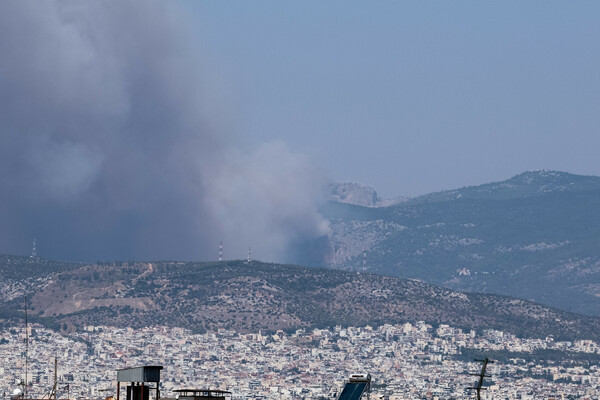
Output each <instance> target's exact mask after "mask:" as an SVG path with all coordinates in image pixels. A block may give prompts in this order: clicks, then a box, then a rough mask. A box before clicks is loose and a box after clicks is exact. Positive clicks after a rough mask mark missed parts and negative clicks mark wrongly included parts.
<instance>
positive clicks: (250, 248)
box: [246, 247, 252, 262]
mask: <svg viewBox="0 0 600 400" xmlns="http://www.w3.org/2000/svg"><path fill="white" fill-rule="evenodd" d="M251 256H252V247H248V260H247V261H246V262H250V260H251V259H252V257H251Z"/></svg>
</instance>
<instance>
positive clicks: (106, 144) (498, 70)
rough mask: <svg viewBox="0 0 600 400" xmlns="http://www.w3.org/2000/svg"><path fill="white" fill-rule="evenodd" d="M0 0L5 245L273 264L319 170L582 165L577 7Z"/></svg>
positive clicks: (587, 127) (395, 189)
mask: <svg viewBox="0 0 600 400" xmlns="http://www.w3.org/2000/svg"><path fill="white" fill-rule="evenodd" d="M1 7H2V9H3V10H2V12H1V13H0V33H1V34H2V38H3V39H2V40H1V41H0V51H1V52H2V54H3V57H2V58H1V59H0V103H1V105H2V106H1V107H0V115H1V116H2V121H3V124H2V127H0V143H1V146H0V184H1V185H2V188H3V189H2V191H3V196H2V197H1V198H0V221H1V224H0V252H2V253H13V254H28V253H29V251H30V247H31V240H32V239H33V238H37V239H38V243H39V252H40V255H43V256H44V257H50V258H59V259H68V260H84V261H95V260H99V259H185V260H191V259H193V260H214V259H215V258H216V252H217V250H216V249H217V246H218V243H219V241H221V240H222V241H223V242H224V243H225V246H226V252H227V254H228V256H229V257H231V258H245V257H246V251H247V248H248V246H253V249H254V250H253V252H254V255H255V256H256V257H257V258H260V259H264V260H274V261H286V260H289V259H288V258H287V257H286V255H287V254H289V252H290V251H291V249H294V248H296V247H297V246H298V245H301V244H303V243H306V242H307V241H313V240H318V239H319V238H322V237H326V236H327V235H328V234H329V224H328V221H327V220H326V219H325V218H324V217H323V216H322V215H321V214H320V213H319V207H320V205H321V204H322V203H323V200H324V193H323V187H324V186H325V185H326V184H327V183H328V182H338V181H355V182H362V183H364V184H367V185H370V186H373V187H374V188H375V189H376V190H377V191H378V193H379V194H381V195H383V196H384V197H393V196H401V195H408V196H414V195H419V194H425V193H429V192H434V191H438V190H444V189H454V188H458V187H462V186H468V185H477V184H483V183H487V182H492V181H498V180H503V179H507V178H509V177H511V176H513V175H516V174H518V173H520V172H523V171H525V170H532V169H553V170H563V171H568V172H572V173H578V174H584V175H600V163H599V162H598V157H597V149H598V148H600V135H598V128H599V127H600V115H599V114H598V109H599V105H600V98H599V96H600V73H599V72H598V71H600V51H599V50H600V49H599V48H598V47H599V46H600V45H599V44H598V40H597V38H598V37H600V32H599V31H600V26H599V25H598V24H597V18H596V16H597V15H598V11H600V10H599V8H600V6H599V5H598V4H597V3H595V2H578V3H575V4H566V3H561V2H553V1H550V2H528V3H520V2H504V3H501V4H478V3H473V2H464V3H445V2H433V3H431V2H429V3H420V2H410V3H392V2H388V3H380V4H377V5H373V4H370V5H369V6H368V7H367V6H366V5H365V4H364V3H363V4H361V3H358V2H350V3H348V2H328V3H317V2H314V3H298V4H289V3H287V4H286V3H276V2H269V3H260V4H259V5H257V4H251V3H244V2H227V3H222V2H212V3H211V2H200V3H198V2H169V3H164V2H143V3H142V2H138V3H124V4H122V3H118V4H107V3H101V2H98V3H79V2H60V3H59V2H53V3H43V4H36V5H35V7H34V6H32V5H31V4H28V3H23V2H18V1H11V2H5V3H3V4H2V6H1Z"/></svg>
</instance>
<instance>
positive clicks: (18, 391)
mask: <svg viewBox="0 0 600 400" xmlns="http://www.w3.org/2000/svg"><path fill="white" fill-rule="evenodd" d="M12 395H13V396H20V395H21V389H19V388H16V389H15V390H13V394H12Z"/></svg>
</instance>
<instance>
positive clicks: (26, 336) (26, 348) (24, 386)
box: [23, 296, 29, 399]
mask: <svg viewBox="0 0 600 400" xmlns="http://www.w3.org/2000/svg"><path fill="white" fill-rule="evenodd" d="M28 358H29V322H28V321H27V296H25V382H24V384H23V398H24V399H26V398H27V367H28V365H27V362H28Z"/></svg>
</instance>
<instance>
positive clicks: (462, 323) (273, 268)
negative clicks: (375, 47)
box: [0, 258, 600, 340]
mask: <svg viewBox="0 0 600 400" xmlns="http://www.w3.org/2000/svg"><path fill="white" fill-rule="evenodd" d="M14 259H15V258H13V260H14ZM3 260H6V258H4V259H3ZM37 260H38V261H39V264H37V265H36V264H32V263H25V264H23V265H26V267H24V268H26V269H27V270H29V271H26V272H31V271H36V272H35V273H27V275H28V276H30V278H31V280H30V281H29V284H28V285H26V286H24V285H22V284H21V282H20V281H19V280H12V277H13V275H12V274H13V273H14V270H11V267H10V266H7V265H6V264H0V273H2V276H3V277H7V278H8V279H9V280H11V282H12V283H9V284H6V285H5V286H4V289H5V290H7V291H10V292H11V293H13V294H14V296H12V297H10V298H5V299H4V300H3V301H2V303H1V308H0V311H1V310H3V311H4V315H3V317H4V318H16V317H18V315H17V314H19V313H20V314H21V315H22V310H23V307H24V306H23V302H24V295H25V293H28V295H29V309H30V315H31V316H32V317H33V318H34V319H37V320H41V321H42V322H44V323H48V324H52V325H53V326H54V327H58V328H60V329H81V328H82V327H84V326H86V325H91V324H95V325H108V326H131V327H142V326H149V325H167V326H181V327H186V328H189V329H193V330H196V331H203V330H206V329H217V328H228V329H236V330H238V331H258V330H260V329H262V330H265V331H274V330H277V329H284V330H292V329H297V328H314V327H332V326H335V325H346V326H348V325H350V326H364V325H372V326H377V325H380V324H385V323H403V322H416V321H419V320H424V321H427V322H429V323H432V324H434V325H437V324H441V323H445V324H450V325H453V326H457V327H462V328H465V329H475V330H482V329H489V328H494V329H501V330H505V331H509V332H512V333H515V334H517V335H523V336H534V337H545V336H547V335H554V337H555V338H566V339H575V338H590V339H596V340H598V339H600V319H599V318H594V317H586V316H581V315H577V314H572V313H568V312H564V311H559V310H556V309H551V308H548V307H545V306H541V305H539V304H535V303H531V302H527V301H523V300H516V299H512V298H509V297H504V296H495V295H482V294H473V293H458V292H455V291H452V290H449V289H445V288H440V287H435V286H431V285H428V284H425V283H422V282H417V281H412V280H406V279H398V278H392V277H385V276H379V275H372V274H364V273H357V272H348V271H338V270H330V269H318V268H306V267H299V266H293V265H278V264H266V263H261V262H257V261H253V262H250V263H246V262H243V261H228V262H214V263H181V262H156V263H154V262H153V263H133V264H128V263H119V264H112V265H85V266H82V265H77V266H76V267H74V265H73V264H70V263H69V264H65V265H61V264H60V263H53V262H47V261H45V260H39V259H37ZM22 261H23V262H25V260H22ZM42 265H43V266H45V267H44V268H41V266H42ZM28 279H29V278H28ZM7 310H11V313H8V314H7Z"/></svg>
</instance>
